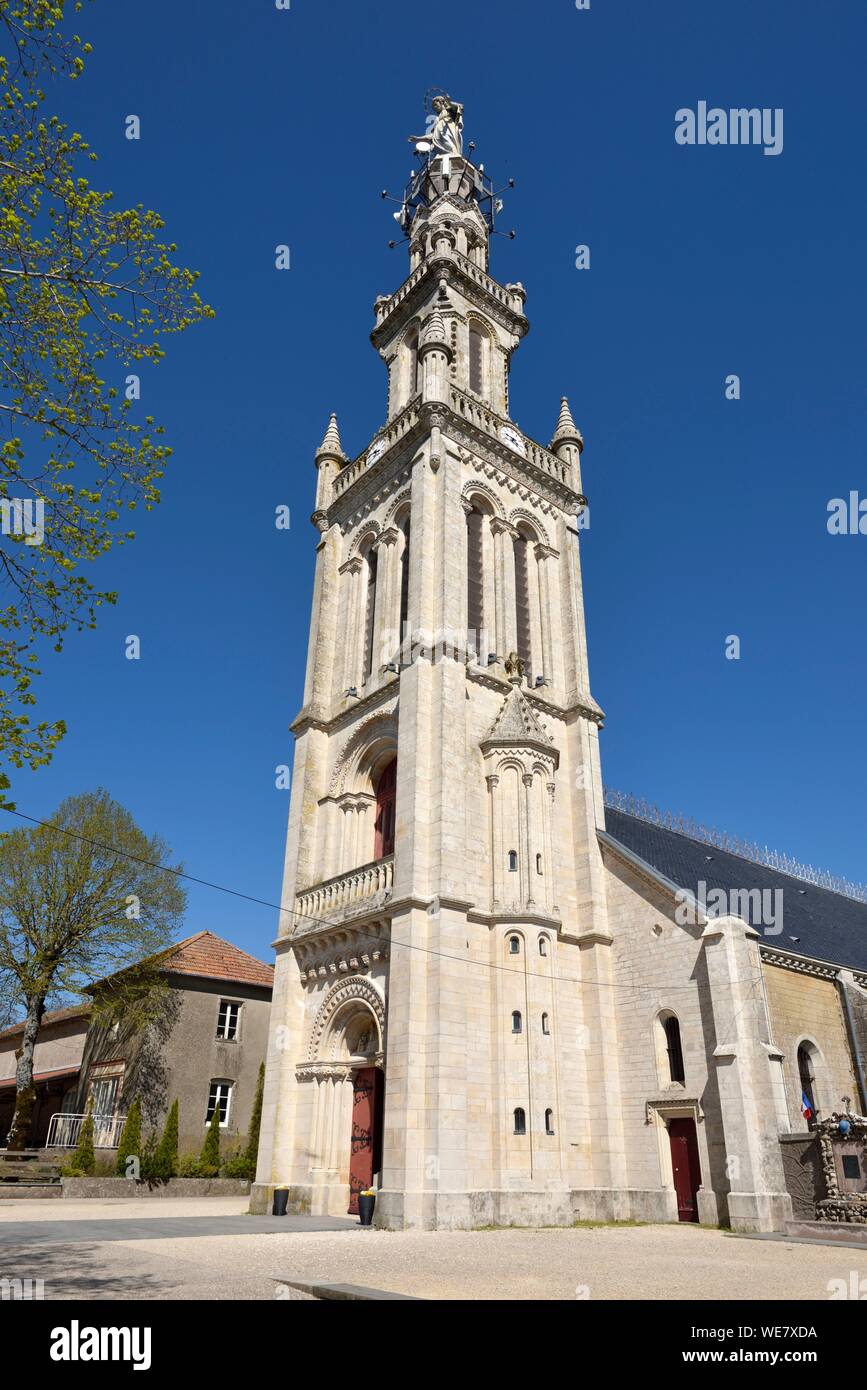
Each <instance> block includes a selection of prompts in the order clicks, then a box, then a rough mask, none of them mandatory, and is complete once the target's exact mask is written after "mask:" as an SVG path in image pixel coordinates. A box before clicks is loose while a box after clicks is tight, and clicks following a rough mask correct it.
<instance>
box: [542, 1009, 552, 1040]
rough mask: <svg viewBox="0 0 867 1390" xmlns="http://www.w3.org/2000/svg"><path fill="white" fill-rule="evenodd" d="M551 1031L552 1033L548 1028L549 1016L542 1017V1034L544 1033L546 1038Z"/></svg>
mask: <svg viewBox="0 0 867 1390" xmlns="http://www.w3.org/2000/svg"><path fill="white" fill-rule="evenodd" d="M550 1031H551V1029H550V1028H549V1027H548V1015H547V1014H543V1015H542V1032H543V1033H544V1034H545V1035H546V1037H547V1035H548V1034H549V1033H550Z"/></svg>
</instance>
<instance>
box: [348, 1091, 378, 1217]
mask: <svg viewBox="0 0 867 1390" xmlns="http://www.w3.org/2000/svg"><path fill="white" fill-rule="evenodd" d="M382 1097H383V1088H382V1072H381V1071H380V1070H379V1067H361V1068H360V1070H359V1071H357V1072H356V1073H355V1076H354V1078H353V1082H352V1139H351V1141H350V1153H349V1214H350V1216H357V1215H358V1194H359V1192H363V1191H364V1189H365V1188H367V1187H370V1186H371V1184H372V1182H373V1175H374V1173H378V1172H379V1169H380V1167H381V1163H382V1159H381V1153H382Z"/></svg>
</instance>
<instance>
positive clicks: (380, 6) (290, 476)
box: [13, 0, 867, 959]
mask: <svg viewBox="0 0 867 1390" xmlns="http://www.w3.org/2000/svg"><path fill="white" fill-rule="evenodd" d="M242 14H243V19H241V15H242ZM76 27H78V28H80V30H81V32H82V33H83V34H84V35H85V37H87V38H89V39H90V40H91V41H92V43H93V44H94V49H95V52H94V55H93V58H92V59H91V60H90V63H89V65H88V70H87V73H86V76H85V77H84V79H83V80H82V81H81V82H80V83H78V84H74V85H70V86H69V87H68V88H67V89H64V91H63V92H62V93H58V96H57V103H56V104H57V105H58V107H59V106H60V103H61V102H62V104H63V109H64V110H65V111H66V113H67V114H69V115H71V116H73V118H74V120H75V124H76V125H77V127H78V128H80V129H81V130H82V131H83V133H84V134H85V135H86V136H87V137H88V139H89V140H90V141H91V143H92V144H93V146H94V148H95V149H96V150H97V151H98V152H99V154H100V163H99V164H98V165H97V166H95V170H94V177H95V179H96V180H98V181H100V182H101V183H102V184H103V185H104V186H108V187H111V188H113V189H114V191H115V194H116V197H117V200H118V202H121V203H127V202H138V201H142V202H144V203H145V204H147V205H148V206H153V207H156V208H158V209H159V210H160V211H161V212H162V213H163V215H164V216H165V218H166V219H167V223H168V228H167V230H168V233H169V234H170V236H171V237H172V238H173V239H174V240H176V241H177V243H178V245H179V248H180V254H181V256H182V258H183V259H184V260H185V261H186V262H187V263H189V264H191V265H194V266H196V267H197V268H198V269H200V270H201V272H202V281H201V285H202V292H203V294H204V295H205V297H206V298H207V299H208V300H209V301H210V302H211V303H212V304H213V305H214V307H215V308H216V310H217V315H218V317H217V319H216V320H215V321H214V322H212V323H209V324H205V325H202V326H200V327H198V328H196V329H193V330H191V331H190V332H188V333H186V334H184V335H183V336H182V337H180V338H178V339H177V340H174V341H172V342H171V343H170V345H169V355H168V359H167V361H166V362H165V363H164V364H163V365H162V366H161V367H160V368H158V369H157V370H155V371H152V372H149V373H148V374H147V375H146V376H145V378H144V399H143V402H142V411H143V412H144V411H147V412H152V413H154V414H155V415H156V416H157V418H158V419H159V420H161V421H162V422H163V423H164V424H165V425H166V427H167V432H168V436H169V439H170V442H171V443H172V445H173V446H174V449H175V455H174V461H173V465H172V467H171V469H170V471H169V473H168V474H167V476H166V479H165V487H164V502H163V504H162V506H161V507H160V508H159V509H158V510H157V511H156V512H154V513H153V514H152V515H151V516H150V517H147V518H144V517H142V518H141V520H140V522H139V536H138V539H137V541H136V542H135V544H134V545H132V546H130V547H127V548H125V549H124V550H122V551H119V552H118V553H117V555H116V556H113V557H112V558H111V559H110V560H108V561H107V562H101V564H100V571H99V573H97V571H96V570H94V571H93V577H94V580H95V581H97V582H99V583H100V585H102V586H109V585H114V586H116V587H117V588H118V589H119V590H120V595H121V597H120V603H119V605H118V607H117V608H116V609H115V610H108V611H106V612H105V613H103V615H102V617H101V620H100V624H99V627H98V630H97V631H96V632H93V633H85V634H83V635H81V636H74V637H70V639H69V642H68V645H67V649H66V651H65V652H64V653H63V655H62V656H48V657H47V658H46V661H45V668H44V669H45V676H44V678H43V680H42V683H41V689H40V692H39V693H40V712H41V714H42V715H43V717H46V718H52V719H53V718H58V717H62V718H65V719H66V720H67V722H68V725H69V732H68V734H67V737H66V739H65V741H64V742H63V743H62V744H61V746H60V749H59V750H58V752H57V754H56V755H55V758H54V761H53V764H52V765H51V767H49V768H48V769H44V770H41V771H39V772H37V773H30V772H24V773H21V774H18V775H17V777H16V779H15V782H14V787H13V790H14V794H15V796H16V799H17V804H18V806H19V807H20V809H21V810H23V811H26V812H29V813H30V814H32V815H36V816H45V815H48V814H50V812H51V811H52V809H53V808H54V806H55V805H56V804H57V802H58V801H59V800H60V799H61V798H62V797H63V796H65V795H67V794H68V793H70V792H74V791H79V790H83V789H85V788H89V787H93V786H96V785H104V786H106V787H107V788H108V789H109V790H110V792H111V793H112V794H113V795H114V796H115V797H116V798H118V799H119V800H120V801H121V802H123V803H124V804H125V805H127V806H128V807H129V808H130V809H131V810H132V812H133V813H134V814H135V816H136V817H137V819H138V820H139V823H140V824H141V825H142V826H143V827H144V828H146V829H147V830H149V831H150V830H158V831H159V832H160V833H162V834H163V835H164V836H165V837H166V838H167V839H168V841H169V842H170V843H171V845H172V846H173V848H174V851H175V853H176V854H177V855H178V856H179V857H180V858H182V859H183V861H184V863H185V866H186V868H187V869H188V871H189V872H190V873H192V874H195V875H197V876H199V877H202V878H205V879H213V880H216V881H217V882H220V883H224V884H226V885H229V886H231V887H233V888H236V889H238V890H240V891H243V892H246V893H250V894H252V895H254V896H257V897H261V898H265V899H269V900H272V901H276V900H277V898H278V896H279V888H280V873H281V866H282V852H283V840H284V834H285V823H286V816H287V812H288V793H287V792H286V791H278V790H277V789H276V787H275V784H274V769H275V766H276V765H277V764H281V763H291V746H290V744H291V736H290V735H289V734H288V731H287V726H288V724H289V722H290V720H291V719H292V717H293V716H294V714H295V713H296V712H297V709H298V707H299V704H300V697H301V689H302V682H303V674H304V662H305V653H306V635H307V623H308V617H309V603H310V590H311V582H312V574H313V559H314V543H315V532H314V531H313V528H312V527H311V526H310V524H309V521H308V517H309V514H310V511H311V510H312V505H313V493H314V485H315V474H314V466H313V452H314V450H315V448H316V445H317V444H318V443H319V441H320V439H321V437H322V434H323V432H324V428H325V425H326V422H327V417H328V413H329V411H331V410H332V409H336V410H337V411H338V412H339V418H340V424H341V431H342V435H343V443H344V446H345V448H346V449H347V451H348V452H349V453H350V454H353V455H354V454H355V453H357V452H358V451H359V450H360V449H362V448H363V447H364V445H365V444H366V442H367V441H368V439H369V438H370V436H371V435H372V434H373V433H374V432H375V430H376V429H377V428H378V426H379V425H380V424H381V423H382V421H383V418H384V413H385V373H384V368H383V366H382V364H381V363H380V361H379V359H378V357H377V356H376V354H375V353H374V351H373V349H372V348H371V346H370V344H369V342H368V334H369V331H370V328H371V326H372V322H373V318H372V305H373V301H374V299H375V297H376V295H377V294H380V293H390V292H391V291H392V290H394V289H395V288H396V287H397V286H398V284H400V282H401V281H402V280H403V278H404V277H405V275H406V270H407V261H406V256H405V248H398V249H396V250H389V249H388V247H387V242H388V240H389V238H391V237H392V236H393V235H394V234H395V227H394V223H393V222H392V221H391V218H390V215H389V213H390V206H389V205H388V204H384V203H382V202H381V200H380V198H379V191H380V189H382V188H384V187H388V188H390V189H391V190H392V191H394V192H396V191H399V190H400V189H401V188H402V186H403V184H404V183H405V181H406V178H407V175H408V173H409V169H410V162H411V157H410V147H409V145H408V144H407V142H406V137H407V136H408V135H410V134H412V133H416V132H417V131H418V130H420V129H422V128H423V123H424V111H423V97H424V93H425V91H426V89H427V88H429V87H431V86H436V87H441V88H446V89H448V90H449V91H450V92H451V93H452V95H453V96H455V97H456V98H457V99H459V100H461V101H462V102H463V103H464V105H465V134H466V137H467V138H469V139H473V140H475V141H476V144H477V154H476V157H477V158H478V159H480V160H482V161H484V163H485V165H486V168H487V171H488V172H489V173H491V174H492V175H493V176H494V177H495V178H496V180H497V181H498V182H499V183H505V181H506V180H507V179H508V178H509V177H513V178H514V179H515V180H516V183H517V188H516V190H515V192H514V193H513V194H511V195H510V196H509V198H508V204H507V209H506V212H505V214H504V217H503V219H502V222H501V225H502V226H504V227H506V228H508V227H512V226H514V227H515V228H516V230H517V232H518V236H517V238H516V239H515V240H514V241H513V242H510V241H507V240H505V239H499V238H498V239H497V240H496V241H495V243H494V247H493V255H492V265H491V269H492V273H493V274H495V275H496V276H497V277H498V279H500V280H501V281H504V282H505V281H509V280H517V279H520V280H521V281H523V283H524V284H525V286H526V287H527V291H528V301H527V313H528V316H529V318H530V321H531V332H530V335H529V337H528V338H527V340H526V341H525V342H524V343H523V344H522V346H521V349H520V351H519V352H518V353H517V354H516V357H515V359H514V362H513V371H512V382H511V394H512V412H513V416H514V418H515V419H516V420H517V421H518V423H519V424H520V426H521V427H522V428H523V429H524V430H526V431H527V433H528V434H530V435H532V436H534V437H535V438H537V439H540V440H541V441H542V442H544V443H547V441H548V440H549V439H550V436H551V433H552V431H553V428H554V424H555V422H556V417H557V409H558V401H559V397H560V395H561V394H562V393H564V392H566V393H568V395H569V398H570V401H571V403H572V407H573V412H574V414H575V417H576V419H577V421H578V423H579V424H580V426H581V428H582V430H583V432H584V436H585V440H586V449H585V454H584V485H585V491H586V492H587V494H588V496H589V498H590V504H591V529H590V531H589V533H588V534H586V536H585V538H584V540H583V542H582V545H583V559H584V570H585V586H586V598H587V619H588V627H589V639H590V662H591V678H592V684H593V691H594V694H595V696H596V699H597V700H598V701H599V702H600V704H601V705H602V706H603V708H604V709H605V711H606V714H607V727H606V730H605V732H604V735H603V743H602V749H603V770H604V775H605V780H606V782H607V783H608V784H609V785H611V786H614V787H617V788H621V789H627V790H631V791H634V792H636V793H637V794H640V795H643V796H645V797H647V798H648V799H650V800H653V801H656V802H658V803H659V804H660V805H662V806H665V807H668V808H671V809H674V810H679V811H683V812H687V813H689V814H692V815H694V816H695V817H696V818H698V819H701V820H705V821H707V822H708V823H713V824H715V825H717V826H718V827H719V828H722V829H727V830H730V831H732V832H734V833H737V834H739V835H741V836H743V837H745V838H753V839H759V840H761V841H762V842H766V843H768V844H770V845H771V846H772V847H775V848H778V849H781V850H785V851H787V852H788V853H790V854H792V855H795V856H797V857H799V858H801V859H804V860H808V861H811V862H813V863H815V864H817V865H819V866H822V867H826V868H830V869H832V870H834V871H835V872H838V873H841V874H844V875H846V876H848V877H850V878H855V879H859V880H864V879H865V878H867V867H865V853H864V849H865V810H864V786H865V782H867V738H865V708H864V707H865V701H864V688H865V675H867V644H865V639H864V620H863V613H862V610H863V604H864V598H865V571H867V536H834V537H832V536H830V535H829V534H828V532H827V529H826V517H827V504H828V501H829V499H830V498H832V497H837V496H847V495H848V493H849V491H850V489H860V492H861V495H862V496H864V495H867V470H865V467H864V425H865V419H864V416H865V406H864V401H865V391H864V379H865V347H864V313H863V306H864V289H865V275H864V258H863V227H864V222H865V184H864V121H863V54H864V52H865V50H867V14H865V11H864V7H863V5H862V4H860V3H856V0H846V3H843V2H842V0H829V3H826V4H825V5H823V6H818V5H816V6H798V7H794V6H792V5H791V0H789V2H788V3H784V0H763V3H762V4H761V5H756V4H755V0H730V3H728V4H726V5H724V6H723V5H716V6H710V5H697V4H696V3H695V0H671V2H670V3H660V4H648V3H646V0H644V2H643V3H639V0H619V2H618V3H614V0H591V9H590V10H589V11H587V12H579V11H577V10H576V9H575V6H574V3H573V0H545V3H544V4H542V5H536V6H532V7H531V6H528V5H526V4H518V3H514V0H501V3H499V4H497V5H493V4H491V3H487V4H485V3H480V0H469V2H468V3H467V0H465V3H463V4H461V5H460V6H452V7H449V6H443V7H439V8H437V9H436V10H435V9H433V8H432V7H430V6H412V5H408V4H406V2H405V0H403V3H398V0H379V3H377V4H376V5H364V6H362V5H358V4H356V3H349V0H292V6H291V10H289V11H288V12H285V11H278V10H277V9H276V8H275V6H274V4H273V3H272V0H246V2H245V4H244V5H243V7H241V6H239V5H238V4H236V3H229V0H184V3H183V4H178V3H177V0H174V3H171V4H170V3H167V0H149V3H148V5H147V6H146V7H143V6H142V5H141V4H140V3H133V0H110V3H109V0H97V2H96V3H95V4H94V5H93V6H92V7H91V6H87V7H85V12H84V15H83V16H82V17H81V18H80V19H79V20H77V21H76ZM701 100H705V101H707V102H708V104H709V105H711V106H720V107H724V108H729V107H737V106H758V107H771V108H777V107H781V108H783V110H784V113H785V114H784V148H783V152H782V154H781V155H779V156H778V157H767V156H764V155H763V153H762V151H761V149H759V148H735V147H709V146H705V147H692V148H690V147H682V146H679V145H677V144H676V143H675V139H674V126H675V120H674V117H675V111H676V110H677V109H678V108H681V107H687V106H689V107H693V108H695V107H696V105H697V103H698V102H699V101H701ZM131 113H133V114H137V115H138V116H139V117H140V119H141V126H142V138H141V140H140V141H138V142H131V141H128V140H126V139H125V137H124V129H125V118H126V116H127V115H128V114H131ZM279 243H287V244H288V245H289V246H290V247H291V254H292V269H291V271H289V272H278V271H277V270H275V268H274V248H275V246H276V245H277V244H279ZM579 243H581V244H587V245H589V246H590V248H591V267H590V269H589V270H587V271H578V270H576V269H575V267H574V259H575V247H576V245H577V244H579ZM729 373H737V374H738V375H739V376H740V378H741V383H742V386H741V390H742V395H741V399H740V400H738V401H728V400H726V399H725V395H724V381H725V378H726V376H727V375H728V374H729ZM279 504H286V505H288V506H289V507H290V508H291V513H292V527H291V529H290V530H289V531H288V532H281V531H277V530H276V529H275V527H274V524H273V517H274V509H275V507H276V506H278V505H279ZM130 633H135V634H137V635H139V636H140V638H141V643H142V658H141V660H139V661H137V662H135V661H128V660H126V659H125V656H124V640H125V638H126V636H127V634H130ZM729 634H737V635H738V636H739V637H740V639H741V659H740V660H739V661H729V660H726V659H725V655H724V646H725V639H726V637H727V635H729ZM203 927H208V928H210V929H211V930H214V931H217V932H219V933H221V934H222V935H225V936H227V937H229V938H231V939H232V940H234V941H236V942H237V943H238V944H239V945H242V946H244V947H245V948H247V949H249V950H251V951H253V952H255V953H257V954H259V955H261V956H262V957H263V958H265V959H269V958H270V952H269V943H270V941H271V940H272V939H273V937H274V935H275V932H276V914H275V913H273V912H270V911H268V910H267V909H265V908H260V907H255V906H253V905H245V904H244V903H241V902H239V901H237V900H235V899H232V898H230V897H227V896H224V895H222V894H219V893H215V892H212V891H209V890H207V889H204V888H202V889H199V888H194V889H192V890H191V893H190V906H189V913H188V921H187V929H188V930H189V931H195V930H199V929H201V928H203Z"/></svg>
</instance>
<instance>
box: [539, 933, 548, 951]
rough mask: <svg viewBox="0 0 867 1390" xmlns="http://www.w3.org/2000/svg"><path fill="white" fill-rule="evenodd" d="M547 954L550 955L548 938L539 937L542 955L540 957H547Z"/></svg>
mask: <svg viewBox="0 0 867 1390" xmlns="http://www.w3.org/2000/svg"><path fill="white" fill-rule="evenodd" d="M547 954H548V938H547V936H540V937H539V955H540V956H547Z"/></svg>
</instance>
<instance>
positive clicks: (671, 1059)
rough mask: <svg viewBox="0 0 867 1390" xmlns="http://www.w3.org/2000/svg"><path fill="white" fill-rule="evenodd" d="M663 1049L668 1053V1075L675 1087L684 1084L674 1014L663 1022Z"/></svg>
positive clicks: (676, 1022) (676, 1023)
mask: <svg viewBox="0 0 867 1390" xmlns="http://www.w3.org/2000/svg"><path fill="white" fill-rule="evenodd" d="M665 1049H666V1052H667V1053H668V1074H669V1076H670V1077H671V1080H672V1081H673V1082H675V1083H676V1084H677V1085H680V1086H682V1085H683V1084H684V1079H685V1078H684V1070H683V1048H682V1047H681V1044H680V1024H679V1023H678V1021H677V1019H676V1018H675V1016H674V1014H669V1016H668V1018H667V1019H666V1020H665Z"/></svg>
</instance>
